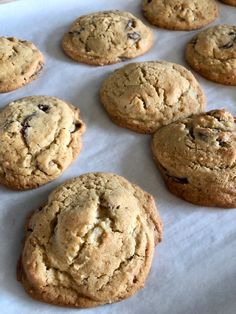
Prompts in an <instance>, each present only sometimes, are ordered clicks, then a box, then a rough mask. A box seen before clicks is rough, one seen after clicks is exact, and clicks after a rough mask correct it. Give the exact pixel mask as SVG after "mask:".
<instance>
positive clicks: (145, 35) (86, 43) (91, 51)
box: [62, 11, 153, 65]
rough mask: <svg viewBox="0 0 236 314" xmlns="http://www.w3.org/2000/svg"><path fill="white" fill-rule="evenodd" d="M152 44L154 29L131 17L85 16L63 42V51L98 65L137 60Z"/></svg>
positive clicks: (121, 14) (126, 14)
mask: <svg viewBox="0 0 236 314" xmlns="http://www.w3.org/2000/svg"><path fill="white" fill-rule="evenodd" d="M152 44H153V36H152V31H151V29H150V28H149V27H147V26H146V25H144V24H143V23H142V21H141V20H139V19H138V18H137V17H135V16H133V15H132V14H131V13H129V12H121V11H102V12H96V13H91V14H88V15H85V16H81V17H80V18H78V19H77V20H76V21H75V22H74V23H73V24H72V25H71V27H70V29H69V31H68V32H67V33H66V34H65V35H64V37H63V40H62V47H63V49H64V51H65V53H66V54H67V55H68V56H69V57H70V58H72V59H74V60H75V61H78V62H84V63H88V64H94V65H105V64H111V63H117V62H120V61H123V60H126V59H131V58H135V57H137V56H140V55H142V54H144V53H145V52H146V51H147V50H149V49H150V47H151V46H152Z"/></svg>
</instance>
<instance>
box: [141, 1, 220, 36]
mask: <svg viewBox="0 0 236 314" xmlns="http://www.w3.org/2000/svg"><path fill="white" fill-rule="evenodd" d="M143 13H144V15H145V17H146V18H147V19H148V21H149V22H150V23H151V24H154V25H156V26H159V27H162V28H167V29H174V30H186V31H188V30H192V29H197V28H201V27H203V26H205V25H207V24H209V23H211V22H212V21H214V20H215V19H216V18H217V16H218V14H219V13H218V6H217V3H216V2H215V0H207V1H206V0H144V1H143Z"/></svg>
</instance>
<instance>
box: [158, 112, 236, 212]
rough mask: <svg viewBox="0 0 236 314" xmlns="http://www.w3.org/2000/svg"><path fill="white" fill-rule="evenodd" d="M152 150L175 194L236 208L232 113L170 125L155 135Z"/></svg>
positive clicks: (195, 201)
mask: <svg viewBox="0 0 236 314" xmlns="http://www.w3.org/2000/svg"><path fill="white" fill-rule="evenodd" d="M152 150H153V154H154V158H155V160H156V163H157V165H158V168H159V169H160V172H161V174H162V176H163V178H164V180H165V183H166V185H167V187H168V189H169V190H170V191H171V192H172V193H174V194H175V195H177V196H179V197H181V198H183V199H185V200H186V201H188V202H191V203H193V204H197V205H203V206H216V207H226V208H231V207H236V179H235V178H236V164H235V156H236V123H235V118H234V117H233V116H232V115H231V114H230V113H229V112H227V111H225V110H212V111H209V112H207V113H201V114H198V115H193V116H191V117H188V118H185V119H182V120H179V121H176V122H174V123H172V124H169V125H167V126H165V127H163V128H162V129H160V130H158V131H157V132H156V133H155V134H154V137H153V142H152Z"/></svg>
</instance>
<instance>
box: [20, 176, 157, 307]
mask: <svg viewBox="0 0 236 314" xmlns="http://www.w3.org/2000/svg"><path fill="white" fill-rule="evenodd" d="M161 237H162V224H161V220H160V217H159V215H158V212H157V211H156V207H155V202H154V199H153V197H152V196H151V195H150V194H148V193H147V192H144V191H143V190H142V189H141V188H139V187H138V186H136V185H134V184H132V183H130V182H128V181H127V180H126V179H124V178H122V177H120V176H118V175H115V174H111V173H90V174H84V175H82V176H80V177H77V178H74V179H72V180H70V181H67V182H66V183H64V184H62V185H61V186H59V187H58V188H57V189H56V190H54V191H53V192H52V193H51V194H50V196H49V198H48V202H47V204H46V205H45V206H43V207H41V208H40V209H39V210H37V211H36V212H34V213H33V214H32V216H31V217H30V219H29V221H27V225H26V235H25V241H24V247H23V251H22V254H21V258H20V260H19V263H18V270H17V272H18V280H19V281H21V283H22V284H23V286H24V288H25V290H26V291H27V293H28V294H29V295H30V296H31V297H33V298H35V299H38V300H40V301H43V302H47V303H52V304H56V305H61V306H71V307H92V306H97V305H100V304H105V303H113V302H117V301H121V300H123V299H125V298H128V297H129V296H131V295H133V294H134V293H136V292H137V291H138V290H139V289H140V288H142V287H143V286H144V283H145V280H146V278H147V275H148V272H149V270H150V267H151V263H152V259H153V254H154V249H155V245H157V244H158V243H159V242H160V241H161Z"/></svg>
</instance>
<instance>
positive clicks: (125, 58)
mask: <svg viewBox="0 0 236 314" xmlns="http://www.w3.org/2000/svg"><path fill="white" fill-rule="evenodd" d="M119 59H120V61H127V60H129V58H127V57H119Z"/></svg>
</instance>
